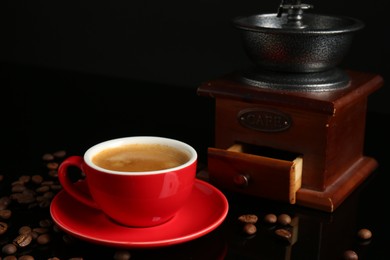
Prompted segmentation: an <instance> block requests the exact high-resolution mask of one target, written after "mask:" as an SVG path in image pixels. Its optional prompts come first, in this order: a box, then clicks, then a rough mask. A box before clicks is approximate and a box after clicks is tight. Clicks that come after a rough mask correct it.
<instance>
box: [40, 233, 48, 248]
mask: <svg viewBox="0 0 390 260" xmlns="http://www.w3.org/2000/svg"><path fill="white" fill-rule="evenodd" d="M50 241H51V236H50V234H48V233H45V234H42V235H39V236H38V237H37V243H38V244H40V245H46V244H48V243H49V242H50Z"/></svg>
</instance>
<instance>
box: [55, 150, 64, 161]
mask: <svg viewBox="0 0 390 260" xmlns="http://www.w3.org/2000/svg"><path fill="white" fill-rule="evenodd" d="M53 155H54V157H56V158H59V159H61V158H64V157H65V156H66V151H65V150H58V151H56V152H54V153H53Z"/></svg>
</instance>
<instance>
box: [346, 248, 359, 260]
mask: <svg viewBox="0 0 390 260" xmlns="http://www.w3.org/2000/svg"><path fill="white" fill-rule="evenodd" d="M343 259H344V260H358V259H359V256H358V254H357V253H356V252H355V251H353V250H346V251H344V253H343Z"/></svg>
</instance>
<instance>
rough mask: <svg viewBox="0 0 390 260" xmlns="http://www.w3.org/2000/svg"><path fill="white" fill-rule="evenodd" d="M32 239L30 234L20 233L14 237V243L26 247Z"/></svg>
mask: <svg viewBox="0 0 390 260" xmlns="http://www.w3.org/2000/svg"><path fill="white" fill-rule="evenodd" d="M31 241H32V236H31V234H20V235H19V236H17V237H16V238H15V239H14V241H13V242H14V244H15V245H17V246H19V247H26V246H28V245H29V244H30V243H31Z"/></svg>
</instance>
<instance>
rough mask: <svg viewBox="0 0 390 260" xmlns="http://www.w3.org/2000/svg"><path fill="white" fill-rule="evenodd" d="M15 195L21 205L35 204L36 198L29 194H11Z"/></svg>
mask: <svg viewBox="0 0 390 260" xmlns="http://www.w3.org/2000/svg"><path fill="white" fill-rule="evenodd" d="M11 195H14V196H15V198H16V200H17V202H18V203H20V204H29V203H33V202H34V201H35V196H34V195H32V194H28V193H14V194H11Z"/></svg>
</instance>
